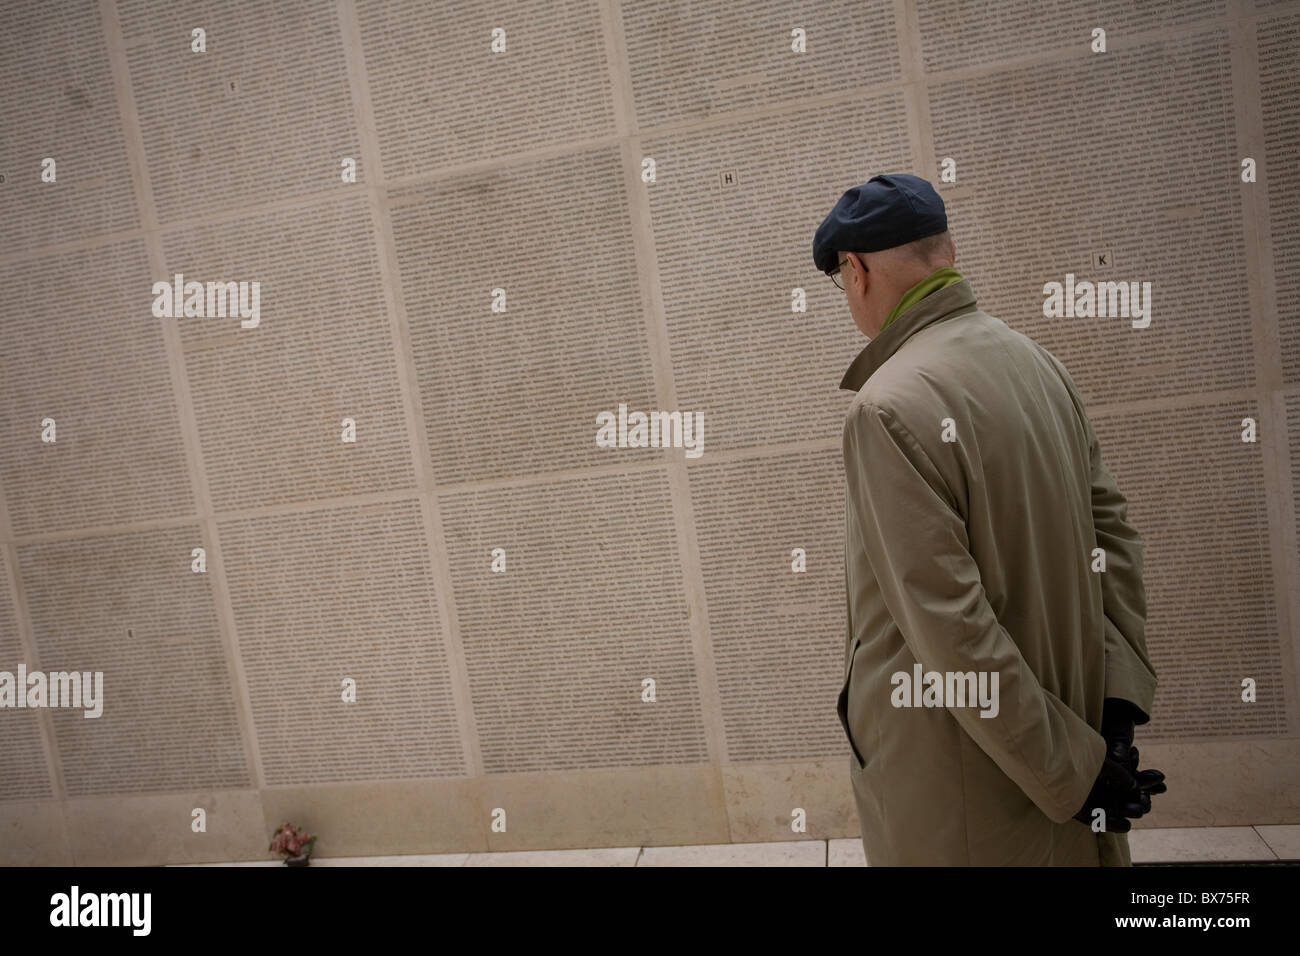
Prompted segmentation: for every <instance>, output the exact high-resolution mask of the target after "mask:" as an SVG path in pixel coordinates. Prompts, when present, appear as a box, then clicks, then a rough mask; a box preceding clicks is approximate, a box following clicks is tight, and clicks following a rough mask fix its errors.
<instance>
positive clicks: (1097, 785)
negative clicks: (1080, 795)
mask: <svg viewBox="0 0 1300 956" xmlns="http://www.w3.org/2000/svg"><path fill="white" fill-rule="evenodd" d="M1151 772H1152V773H1159V772H1160V771H1158V770H1156V771H1151ZM1162 779H1163V775H1162ZM1161 786H1163V784H1161ZM1098 807H1100V808H1101V809H1102V810H1104V811H1105V812H1106V818H1105V821H1104V825H1105V828H1106V830H1107V832H1110V833H1128V831H1129V830H1131V829H1133V825H1132V824H1131V823H1129V821H1128V819H1127V818H1137V817H1140V816H1142V814H1144V813H1146V812H1147V811H1149V810H1150V809H1151V797H1149V796H1148V795H1147V793H1146V792H1144V791H1143V790H1141V789H1140V788H1139V787H1138V782H1137V778H1136V777H1135V776H1134V775H1133V774H1132V773H1130V772H1129V769H1128V767H1127V766H1125V765H1124V764H1122V763H1120V762H1119V761H1118V760H1116V759H1114V758H1113V757H1112V756H1111V755H1110V754H1107V755H1106V757H1105V759H1104V760H1102V763H1101V771H1100V772H1099V773H1098V774H1097V779H1096V780H1095V781H1094V782H1093V785H1092V790H1091V791H1089V793H1088V799H1087V800H1086V801H1085V802H1084V804H1083V808H1082V809H1081V810H1080V811H1079V812H1078V813H1076V814H1075V815H1074V819H1076V820H1078V821H1079V822H1080V823H1086V824H1087V825H1088V826H1092V812H1093V810H1095V809H1096V808H1098Z"/></svg>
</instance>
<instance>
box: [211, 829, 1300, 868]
mask: <svg viewBox="0 0 1300 956" xmlns="http://www.w3.org/2000/svg"><path fill="white" fill-rule="evenodd" d="M1129 849H1130V851H1131V852H1132V854H1133V862H1134V863H1135V864H1142V863H1276V862H1278V861H1280V860H1288V861H1300V825H1283V826H1255V827H1178V828H1167V829H1154V828H1153V829H1143V830H1134V831H1133V832H1132V833H1130V834H1129ZM864 863H865V858H864V854H863V851H862V841H861V840H857V839H848V840H793V841H790V842H788V843H730V844H723V845H720V846H645V847H639V846H624V847H600V848H597V849H587V850H527V851H523V852H502V853H443V854H436V855H431V856H368V857H313V858H312V861H311V865H312V866H863V865H864ZM186 865H190V866H280V865H281V864H280V863H279V862H278V861H277V860H257V861H250V862H247V863H214V864H208V863H197V864H186Z"/></svg>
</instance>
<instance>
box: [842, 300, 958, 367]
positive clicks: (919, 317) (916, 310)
mask: <svg viewBox="0 0 1300 956" xmlns="http://www.w3.org/2000/svg"><path fill="white" fill-rule="evenodd" d="M975 308H976V305H975V292H974V291H973V290H972V289H971V287H970V280H969V279H962V280H961V281H960V282H954V283H953V284H952V285H950V286H945V287H944V288H942V289H940V290H939V291H938V292H931V293H930V294H929V295H927V296H926V297H925V298H924V299H922V300H921V301H920V302H918V303H916V305H914V306H912V307H911V308H910V309H908V310H907V311H906V312H904V313H903V314H902V315H900V316H899V317H898V318H896V319H894V321H893V322H890V323H889V325H887V326H886V327H885V328H884V329H883V330H882V331H881V332H880V334H879V335H877V336H876V337H875V338H874V339H872V340H871V341H870V342H869V343H868V344H867V347H866V348H864V349H863V350H862V351H861V352H859V353H858V357H857V358H855V359H854V360H853V363H852V364H851V365H850V366H849V370H848V371H847V372H845V373H844V378H843V379H842V380H841V381H840V388H842V389H846V390H848V391H851V392H856V391H858V390H859V389H860V388H862V386H863V385H865V384H866V382H867V379H869V378H870V377H871V376H872V374H873V373H874V372H875V371H876V369H878V368H880V366H882V365H884V364H885V360H886V359H888V358H889V357H890V356H891V355H893V354H894V353H895V352H897V351H898V350H899V348H901V347H902V345H903V343H904V342H906V341H907V340H908V339H909V338H911V336H912V335H913V333H915V332H918V331H920V330H921V329H923V328H925V327H926V326H927V325H929V324H931V323H932V322H938V321H939V320H940V319H946V318H949V317H950V316H953V315H958V314H960V313H963V312H971V311H974V309H975Z"/></svg>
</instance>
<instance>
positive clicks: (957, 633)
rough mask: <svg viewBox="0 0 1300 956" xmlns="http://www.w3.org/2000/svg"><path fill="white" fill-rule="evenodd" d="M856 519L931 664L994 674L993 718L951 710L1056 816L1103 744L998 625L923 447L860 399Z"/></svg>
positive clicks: (1072, 805)
mask: <svg viewBox="0 0 1300 956" xmlns="http://www.w3.org/2000/svg"><path fill="white" fill-rule="evenodd" d="M844 470H845V478H846V482H847V486H848V492H849V496H848V502H849V508H850V510H851V519H852V521H853V522H854V523H855V524H856V528H857V535H858V538H859V539H860V543H861V546H862V547H863V548H864V549H865V551H866V556H867V559H868V561H869V563H870V564H871V569H872V572H873V573H874V574H875V577H876V579H877V581H878V583H879V586H880V589H881V594H882V597H883V599H884V602H885V606H886V607H887V608H888V609H889V612H890V614H891V616H892V617H893V619H894V622H895V624H897V626H898V628H899V630H900V631H901V632H902V635H903V640H904V641H905V642H906V644H907V647H908V650H910V651H911V652H912V656H913V657H915V659H916V660H917V661H918V662H920V664H921V665H922V667H923V668H924V669H925V670H926V671H931V670H933V671H939V672H940V673H944V672H950V673H954V672H961V673H965V672H968V671H974V672H975V673H976V674H978V673H979V672H981V671H987V672H989V674H990V675H992V674H994V673H996V674H997V675H998V711H997V714H996V716H981V710H980V709H979V708H978V707H970V706H967V707H953V708H950V709H949V713H951V714H952V716H953V717H954V718H955V719H956V720H957V722H958V724H959V725H960V726H961V728H962V730H964V731H965V732H966V733H967V734H968V735H969V736H970V737H971V738H972V739H973V740H974V741H975V743H976V744H978V745H979V747H980V749H982V750H983V751H984V752H985V753H986V754H988V756H989V757H990V758H991V759H992V760H993V761H995V762H996V763H997V765H998V766H999V767H1000V768H1001V769H1002V771H1003V772H1004V773H1005V774H1006V775H1007V776H1008V777H1010V778H1011V779H1012V780H1013V781H1015V783H1016V784H1017V785H1018V786H1019V787H1020V789H1021V790H1023V791H1024V792H1025V794H1026V795H1027V796H1028V797H1029V798H1030V799H1031V800H1033V801H1034V803H1035V804H1037V806H1038V807H1039V808H1040V809H1041V810H1042V811H1043V813H1044V814H1046V815H1047V816H1048V818H1050V819H1051V820H1053V821H1054V822H1056V823H1063V822H1065V821H1066V820H1069V819H1070V818H1071V817H1072V816H1074V814H1075V813H1077V812H1078V811H1079V809H1080V807H1082V806H1083V804H1084V801H1085V800H1086V799H1087V796H1088V792H1089V790H1090V789H1091V787H1092V783H1093V781H1094V780H1095V779H1096V777H1097V771H1098V769H1099V768H1100V767H1101V765H1102V759H1103V758H1104V756H1105V753H1106V743H1105V741H1104V740H1103V739H1102V737H1101V735H1100V734H1099V733H1097V731H1095V730H1093V729H1092V727H1090V726H1089V725H1088V723H1087V721H1086V720H1084V719H1083V717H1081V716H1080V715H1079V714H1076V713H1075V712H1074V711H1073V710H1071V709H1070V708H1069V707H1068V706H1067V705H1066V704H1065V702H1064V701H1062V700H1061V699H1060V698H1059V697H1057V696H1056V695H1055V694H1053V693H1051V692H1050V691H1048V690H1046V689H1045V688H1044V687H1043V686H1042V685H1041V684H1040V683H1039V681H1038V678H1037V677H1036V676H1035V675H1034V673H1033V672H1032V670H1030V668H1029V665H1028V664H1027V663H1026V661H1025V659H1024V657H1023V656H1022V655H1021V653H1020V649H1019V648H1018V647H1017V646H1016V643H1015V641H1014V640H1012V638H1011V635H1010V634H1008V633H1007V631H1006V629H1005V628H1003V627H1002V625H1001V624H1000V623H999V622H998V619H997V616H996V615H995V614H994V612H993V608H992V606H991V605H990V604H989V602H988V598H987V596H986V595H985V593H984V586H983V584H982V582H981V578H980V569H979V567H978V565H977V564H976V563H975V559H974V558H973V557H972V556H971V553H970V550H969V548H970V545H969V540H968V537H967V533H966V522H965V519H964V518H963V517H962V515H961V514H960V513H959V511H958V509H957V506H956V503H955V500H954V497H953V495H952V492H951V490H950V489H949V488H948V487H947V485H946V483H945V482H944V480H943V477H942V476H941V475H940V473H939V472H938V470H937V469H936V468H935V467H934V464H933V463H932V462H931V460H930V458H929V457H928V456H927V455H926V453H925V451H924V450H923V449H922V447H921V445H920V444H919V443H918V442H917V441H916V439H915V438H914V437H913V436H912V434H911V433H910V432H908V431H907V430H906V429H905V428H904V427H903V426H902V425H901V424H900V423H899V422H897V421H896V420H895V419H894V418H893V417H892V416H891V415H890V414H889V412H888V410H886V409H884V408H880V407H878V406H875V405H872V404H870V403H856V404H855V405H854V406H853V408H852V409H851V410H850V412H849V416H848V419H847V421H846V423H845V429H844Z"/></svg>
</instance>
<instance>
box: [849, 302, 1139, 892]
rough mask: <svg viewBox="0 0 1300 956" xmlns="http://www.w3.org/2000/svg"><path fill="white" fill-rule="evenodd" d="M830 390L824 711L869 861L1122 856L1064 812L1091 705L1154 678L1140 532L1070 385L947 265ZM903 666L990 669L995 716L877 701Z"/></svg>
mask: <svg viewBox="0 0 1300 956" xmlns="http://www.w3.org/2000/svg"><path fill="white" fill-rule="evenodd" d="M840 387H841V388H845V389H849V390H851V391H856V392H857V396H856V397H855V398H854V400H853V402H852V405H851V406H850V409H849V412H848V416H847V419H846V421H845V425H844V469H845V478H846V496H847V497H846V529H845V542H846V548H845V586H846V592H847V598H848V621H849V627H848V646H847V648H846V658H845V673H844V686H843V689H842V690H841V692H840V696H839V701H838V708H837V709H838V711H839V715H840V720H841V722H842V724H843V726H844V730H845V733H846V734H847V735H848V738H849V745H850V749H851V751H852V756H851V758H850V776H851V778H852V784H853V791H854V798H855V801H856V804H857V809H858V817H859V819H860V821H861V824H862V843H863V846H864V848H865V850H866V854H867V863H868V865H871V866H899V865H1082V866H1097V865H1102V866H1107V865H1129V864H1130V862H1131V860H1130V857H1129V848H1128V837H1127V835H1125V834H1119V833H1100V834H1099V833H1094V832H1093V831H1092V830H1091V829H1090V828H1089V827H1088V826H1087V825H1085V824H1083V823H1080V822H1078V821H1076V820H1073V819H1071V818H1072V817H1073V815H1074V814H1075V813H1076V812H1078V810H1079V809H1080V807H1082V806H1083V803H1084V800H1085V799H1086V798H1087V796H1088V792H1089V790H1090V789H1091V787H1092V783H1093V781H1094V779H1095V778H1096V776H1097V772H1098V770H1099V769H1100V767H1101V763H1102V758H1103V756H1104V754H1105V751H1106V745H1105V741H1104V740H1103V738H1102V737H1101V735H1100V733H1099V731H1100V728H1101V715H1102V700H1103V698H1105V697H1122V698H1125V699H1127V700H1130V701H1132V702H1133V703H1135V704H1137V705H1138V706H1139V707H1141V708H1142V710H1144V711H1145V712H1146V713H1147V714H1150V713H1151V707H1152V699H1153V697H1154V694H1155V685H1156V675H1155V671H1154V669H1153V668H1152V667H1151V663H1150V661H1149V660H1148V658H1147V653H1146V641H1145V637H1144V634H1143V628H1144V623H1145V618H1146V596H1145V591H1144V589H1143V585H1142V556H1143V544H1142V540H1141V538H1140V537H1139V535H1138V533H1137V531H1136V530H1135V529H1134V528H1133V527H1132V525H1130V524H1129V523H1128V521H1127V520H1126V514H1125V513H1126V510H1127V502H1126V499H1125V498H1124V497H1123V495H1121V494H1120V492H1119V490H1118V489H1117V488H1116V486H1115V481H1114V479H1113V478H1112V477H1111V475H1110V473H1109V472H1108V471H1107V470H1106V467H1105V465H1104V464H1103V463H1102V458H1101V450H1100V448H1099V446H1098V443H1097V438H1096V436H1095V435H1094V433H1093V430H1092V426H1091V424H1090V423H1089V421H1088V417H1087V415H1086V414H1085V412H1084V408H1083V403H1082V401H1081V399H1080V397H1079V393H1078V391H1077V389H1076V387H1075V384H1074V381H1073V380H1072V379H1071V378H1070V375H1069V373H1068V372H1067V371H1066V370H1065V367H1064V366H1063V365H1062V364H1061V363H1060V362H1059V361H1058V360H1057V359H1056V358H1055V357H1054V356H1053V355H1051V353H1049V352H1048V351H1047V350H1046V349H1044V348H1043V347H1042V346H1040V345H1038V344H1037V343H1035V342H1034V341H1033V340H1031V339H1029V338H1028V337H1026V336H1024V335H1022V334H1021V333H1019V332H1016V331H1015V330H1013V329H1011V328H1010V327H1008V326H1007V325H1006V324H1005V323H1003V322H1002V321H1001V320H1000V319H997V318H994V317H993V316H991V315H988V314H987V313H985V312H983V311H981V310H980V309H979V307H978V306H977V305H976V302H975V295H974V293H973V292H972V290H971V285H970V280H969V279H963V280H962V281H960V282H956V283H954V284H953V285H950V286H948V287H946V288H943V289H940V290H939V291H937V292H933V293H931V294H930V295H928V296H926V297H925V298H923V299H921V300H920V301H919V302H917V303H916V304H915V305H913V306H912V307H911V308H909V309H908V310H907V311H906V312H904V313H903V314H902V315H900V316H898V317H897V318H896V319H895V320H894V321H893V322H892V323H891V324H890V325H889V326H888V327H887V328H885V329H884V330H882V331H881V333H880V334H879V335H877V336H876V338H874V339H873V340H872V341H871V343H870V344H869V345H868V346H867V347H866V348H865V349H864V350H863V351H862V353H861V354H860V355H858V357H857V358H856V359H855V360H854V361H853V364H852V365H851V366H850V367H849V370H848V372H847V373H846V374H845V376H844V380H843V382H842V383H841V386H840ZM945 434H946V436H947V439H948V440H945ZM1095 548H1101V549H1103V550H1104V555H1105V571H1104V572H1101V571H1094V570H1093V569H1092V568H1093V564H1094V560H1095V559H1094V554H1093V549H1095ZM917 663H919V664H920V665H921V668H922V673H925V672H930V671H935V672H939V673H940V674H941V675H943V676H944V683H943V686H944V687H945V688H946V687H947V685H948V683H949V681H948V678H947V675H949V674H953V675H956V674H959V673H960V674H964V673H968V672H971V673H973V674H975V675H978V673H979V672H981V671H982V672H984V673H985V677H986V684H985V687H986V689H987V690H989V691H990V692H991V691H992V689H993V686H994V685H993V681H992V678H993V675H994V674H996V675H997V685H996V688H997V697H998V701H997V704H998V706H997V712H996V716H988V717H985V716H981V714H982V713H989V714H992V712H993V708H992V707H991V706H980V705H979V704H978V703H977V702H976V701H974V700H968V701H967V702H966V703H967V706H957V705H958V704H960V699H959V698H957V697H956V696H953V697H951V698H949V699H948V700H947V701H944V700H943V699H942V698H940V697H939V696H937V695H935V696H933V697H932V698H931V700H932V702H933V703H934V706H895V704H896V703H898V704H903V703H907V700H906V698H903V697H901V696H900V695H901V693H902V685H903V682H902V681H901V680H899V679H898V678H894V677H893V675H895V674H900V673H901V674H902V675H905V676H906V678H907V681H906V683H907V684H908V685H909V686H911V685H913V683H914V677H915V676H916V675H915V674H914V671H915V665H916V664H917ZM915 684H916V685H921V681H920V680H916V681H915ZM956 684H957V682H956V681H954V682H953V689H954V690H956V689H957V686H956ZM967 686H969V685H967ZM963 689H964V688H963ZM924 700H925V698H924V697H922V698H921V701H915V702H914V703H921V702H922V701H924ZM945 703H949V704H953V705H954V706H951V707H946V706H943V704H945Z"/></svg>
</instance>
